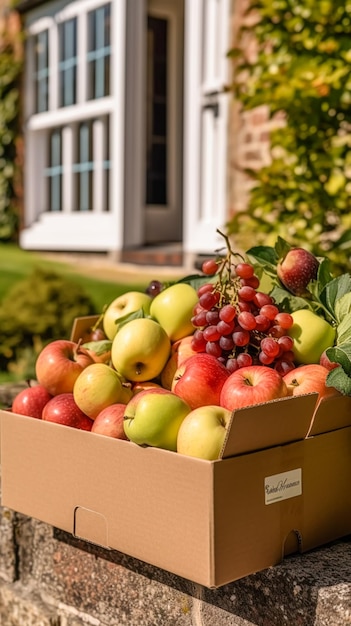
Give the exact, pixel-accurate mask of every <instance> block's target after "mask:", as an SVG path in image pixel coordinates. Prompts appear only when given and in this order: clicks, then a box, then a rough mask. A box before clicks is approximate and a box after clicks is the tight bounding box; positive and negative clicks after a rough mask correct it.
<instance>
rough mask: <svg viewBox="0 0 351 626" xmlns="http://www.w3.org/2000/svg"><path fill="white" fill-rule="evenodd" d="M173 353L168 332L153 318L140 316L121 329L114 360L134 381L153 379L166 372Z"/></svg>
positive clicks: (113, 351) (116, 337)
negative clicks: (165, 369) (166, 366)
mask: <svg viewBox="0 0 351 626" xmlns="http://www.w3.org/2000/svg"><path fill="white" fill-rule="evenodd" d="M170 352H171V342H170V340H169V337H168V335H167V333H166V331H165V330H164V329H163V328H162V326H160V324H158V322H156V321H155V320H152V319H150V318H147V317H144V318H137V319H134V320H131V321H130V322H127V323H126V324H124V325H123V326H121V328H120V329H119V330H118V332H117V335H116V336H115V338H114V340H113V342H112V349H111V361H112V364H113V366H114V367H115V369H116V370H117V371H118V372H119V373H120V374H122V375H123V376H125V378H126V379H127V380H130V381H131V382H140V381H147V380H153V379H154V378H157V376H158V375H159V374H160V373H161V372H162V370H163V368H164V366H165V364H166V363H167V360H168V358H169V355H170Z"/></svg>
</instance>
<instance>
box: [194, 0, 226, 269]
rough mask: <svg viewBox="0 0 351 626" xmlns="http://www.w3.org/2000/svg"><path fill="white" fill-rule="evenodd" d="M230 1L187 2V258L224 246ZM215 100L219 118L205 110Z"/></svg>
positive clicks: (199, 0)
mask: <svg viewBox="0 0 351 626" xmlns="http://www.w3.org/2000/svg"><path fill="white" fill-rule="evenodd" d="M230 4H231V0H186V4H185V9H186V13H185V25H186V31H185V63H184V67H185V72H186V75H185V107H184V117H185V133H184V137H185V145H184V203H183V213H184V237H183V244H184V251H185V254H186V256H188V257H191V255H194V254H196V253H205V252H209V251H214V250H215V249H217V248H218V247H220V246H222V245H223V241H222V238H221V237H220V236H219V235H218V234H217V232H216V229H217V228H223V226H224V224H225V222H226V216H227V194H226V183H227V176H226V174H227V134H228V102H229V98H230V95H229V94H226V93H221V92H222V91H223V87H224V85H225V84H226V81H227V80H228V77H227V73H228V71H229V62H228V59H227V58H226V54H227V51H228V49H229V35H230V28H229V27H230V19H229V18H230ZM206 11H207V13H206ZM199 24H201V25H202V29H201V28H199ZM204 55H205V60H204ZM213 92H219V93H215V94H214V96H213V95H212V93H213ZM212 100H213V102H214V104H216V105H218V107H219V109H218V111H219V115H218V117H217V116H216V114H215V112H214V110H213V109H211V108H207V107H208V105H209V104H210V103H211V102H212Z"/></svg>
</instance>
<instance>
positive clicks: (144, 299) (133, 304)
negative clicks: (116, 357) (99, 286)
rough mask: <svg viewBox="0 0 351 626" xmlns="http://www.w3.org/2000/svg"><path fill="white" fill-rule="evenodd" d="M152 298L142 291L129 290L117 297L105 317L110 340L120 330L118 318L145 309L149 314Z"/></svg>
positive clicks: (104, 320)
mask: <svg viewBox="0 0 351 626" xmlns="http://www.w3.org/2000/svg"><path fill="white" fill-rule="evenodd" d="M151 301H152V298H151V296H149V295H148V294H146V293H143V292H142V291H127V292H126V293H123V294H122V295H121V296H118V298H115V300H113V301H112V302H111V303H110V304H109V306H108V307H107V309H106V311H105V313H104V317H103V328H104V333H105V335H106V337H107V338H108V339H110V341H112V339H113V338H114V337H115V335H116V333H117V330H118V320H119V319H120V318H121V317H125V315H129V314H130V313H134V312H135V311H138V310H139V309H143V311H144V314H145V315H148V313H149V310H150V304H151Z"/></svg>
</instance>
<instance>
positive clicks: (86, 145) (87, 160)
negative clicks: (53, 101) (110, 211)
mask: <svg viewBox="0 0 351 626" xmlns="http://www.w3.org/2000/svg"><path fill="white" fill-rule="evenodd" d="M93 168H94V163H93V146H92V122H91V121H88V122H84V123H83V124H80V125H79V127H78V161H77V163H76V164H75V165H74V172H75V173H76V177H77V185H76V189H77V207H76V209H77V211H90V210H91V209H92V187H93V181H92V172H93Z"/></svg>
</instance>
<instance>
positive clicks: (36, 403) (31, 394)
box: [12, 385, 52, 419]
mask: <svg viewBox="0 0 351 626" xmlns="http://www.w3.org/2000/svg"><path fill="white" fill-rule="evenodd" d="M51 398H52V395H51V394H50V393H49V392H48V390H47V389H45V387H43V385H34V386H33V387H26V389H22V391H20V392H19V393H18V394H17V396H16V397H15V398H14V400H13V402H12V411H13V413H18V414H19V415H28V416H29V417H35V418H37V419H41V415H42V412H43V409H44V407H45V405H46V404H47V403H48V402H49V400H51Z"/></svg>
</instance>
